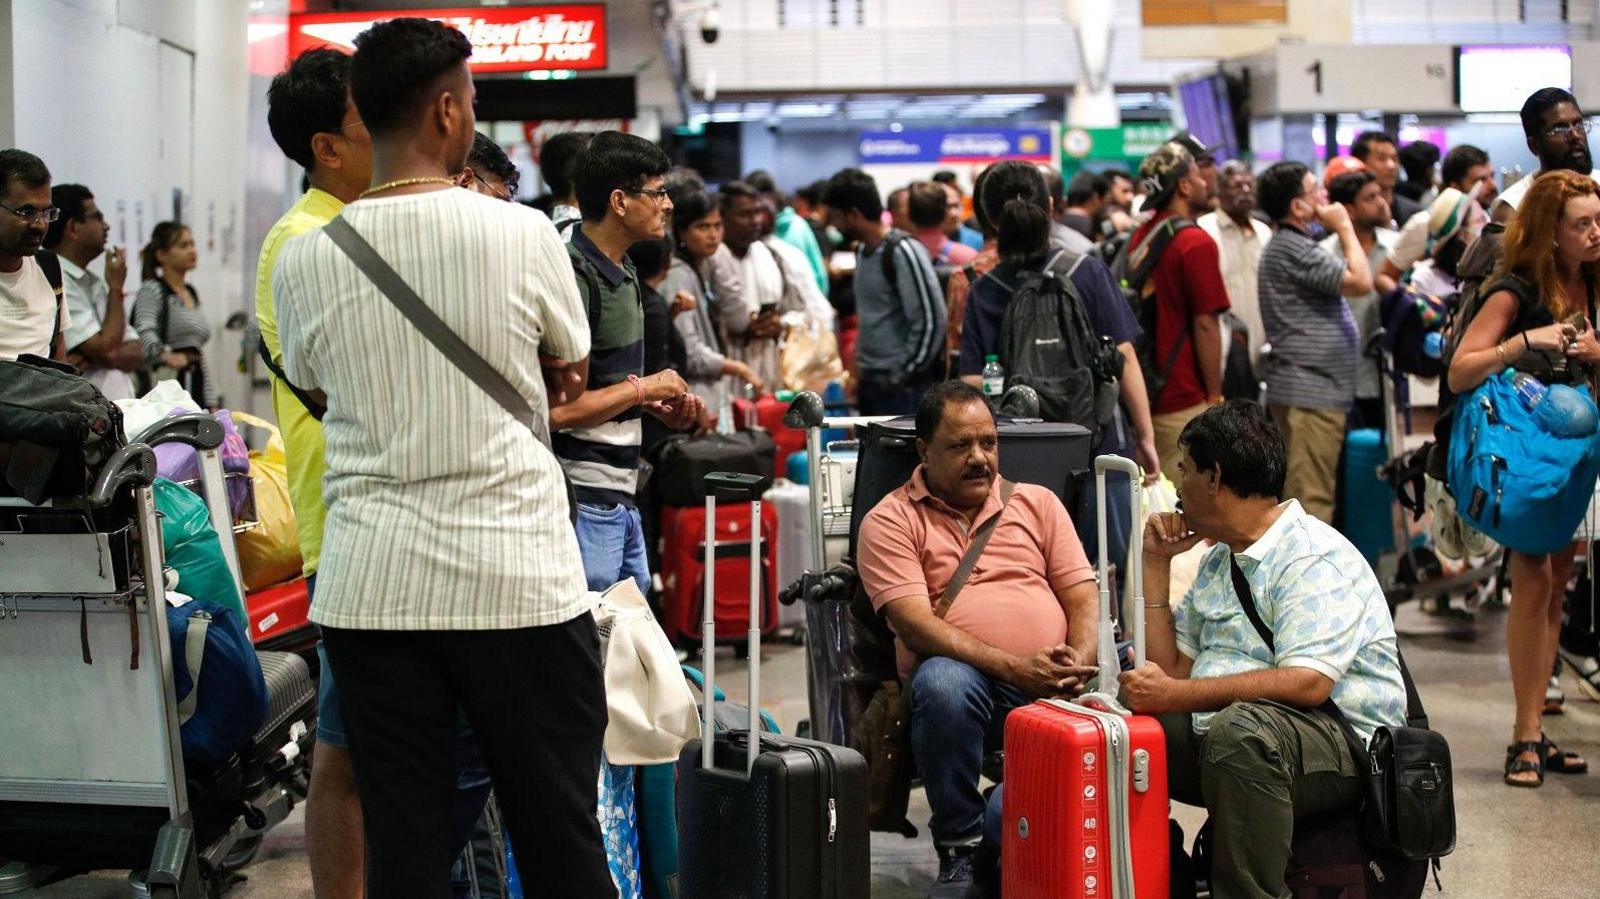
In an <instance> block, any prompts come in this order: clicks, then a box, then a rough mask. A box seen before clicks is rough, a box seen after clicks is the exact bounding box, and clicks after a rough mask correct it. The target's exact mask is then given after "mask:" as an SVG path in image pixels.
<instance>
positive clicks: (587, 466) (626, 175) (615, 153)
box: [550, 131, 704, 592]
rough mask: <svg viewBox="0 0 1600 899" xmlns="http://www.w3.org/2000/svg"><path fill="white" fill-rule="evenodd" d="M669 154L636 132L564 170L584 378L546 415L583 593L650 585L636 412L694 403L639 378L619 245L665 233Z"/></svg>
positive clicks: (636, 337)
mask: <svg viewBox="0 0 1600 899" xmlns="http://www.w3.org/2000/svg"><path fill="white" fill-rule="evenodd" d="M671 166H672V160H671V159H669V158H668V157H667V154H666V153H664V152H662V151H661V148H659V147H657V146H656V145H655V144H652V143H650V142H649V141H647V140H644V139H643V138H640V137H637V136H635V135H631V134H623V133H621V132H617V131H605V132H602V133H600V134H597V135H595V136H594V138H593V139H592V140H591V141H590V142H589V146H588V148H587V149H585V150H584V151H583V152H582V153H580V154H579V156H578V158H577V159H576V160H575V163H574V165H573V173H572V174H573V184H574V188H575V190H576V192H577V197H578V208H579V210H580V211H581V212H582V213H583V221H582V223H581V224H579V225H578V226H577V227H576V228H575V229H574V230H573V232H572V237H571V240H570V242H569V243H568V245H567V250H568V254H569V255H570V257H571V259H572V268H573V272H574V274H575V276H576V278H577V280H578V294H579V295H580V296H581V297H582V298H583V302H584V306H585V308H586V310H587V311H588V315H589V340H590V353H589V382H588V384H587V385H586V387H585V389H584V392H583V395H582V396H580V397H578V398H577V399H576V400H573V401H572V402H571V403H568V404H567V405H565V406H560V407H557V408H556V409H553V410H551V414H550V430H551V431H553V432H555V436H554V438H553V441H552V442H553V443H554V448H555V453H556V456H557V457H558V458H559V459H560V460H561V466H562V468H563V469H565V470H566V473H567V477H568V478H570V479H571V480H572V484H573V488H574V491H575V492H576V494H577V498H578V549H579V551H580V552H581V553H582V555H583V569H584V574H585V577H586V580H587V581H588V585H589V589H590V590H599V591H603V590H605V589H607V588H608V587H610V586H611V585H612V584H614V583H616V582H618V581H620V580H622V579H623V578H629V577H631V578H633V579H634V580H635V581H637V582H638V584H639V590H640V591H641V592H648V591H649V589H650V572H649V569H648V567H647V565H646V562H645V543H644V531H643V530H642V527H641V524H640V519H639V510H638V508H637V507H635V505H634V488H635V485H636V483H637V481H638V477H639V446H640V441H641V439H642V436H643V433H644V432H643V428H642V427H641V424H640V420H639V419H640V416H641V415H643V414H644V413H646V412H648V413H650V414H651V415H654V416H656V417H657V418H659V419H660V420H661V421H662V422H663V423H665V424H666V425H667V427H669V428H672V429H674V430H679V429H683V428H687V427H689V426H691V425H693V424H694V423H695V422H697V421H699V419H700V412H701V410H702V409H703V408H704V406H703V404H702V403H701V402H700V400H699V398H698V397H696V396H695V395H694V394H692V393H689V392H688V386H687V385H686V384H685V383H684V381H683V378H682V377H680V376H679V375H678V373H677V372H675V371H673V370H671V369H666V370H664V371H660V372H657V373H656V374H653V375H649V376H645V375H644V305H643V299H642V293H641V291H640V288H639V277H638V274H637V273H636V272H635V271H634V268H633V263H632V262H630V261H628V258H627V252H628V247H630V246H632V245H633V244H635V243H638V242H639V241H642V240H660V239H661V238H662V237H663V236H664V235H665V234H666V228H667V217H668V216H669V215H671V214H672V201H671V200H670V199H668V198H667V192H666V188H665V187H663V186H662V182H663V180H664V179H663V176H664V175H666V173H667V169H668V168H670V167H671Z"/></svg>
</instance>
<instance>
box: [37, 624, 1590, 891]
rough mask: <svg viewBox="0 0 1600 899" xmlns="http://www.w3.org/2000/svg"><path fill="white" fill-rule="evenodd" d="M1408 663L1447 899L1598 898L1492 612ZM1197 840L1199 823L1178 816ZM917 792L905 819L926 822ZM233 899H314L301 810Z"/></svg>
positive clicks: (1573, 798) (790, 718) (1554, 732)
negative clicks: (1430, 724)
mask: <svg viewBox="0 0 1600 899" xmlns="http://www.w3.org/2000/svg"><path fill="white" fill-rule="evenodd" d="M1399 628H1400V631H1401V632H1402V634H1404V635H1407V636H1406V637H1405V639H1404V641H1403V646H1404V648H1405V652H1406V657H1407V660H1408V662H1409V664H1410V665H1411V670H1412V671H1413V672H1414V673H1415V675H1416V677H1417V680H1418V683H1419V684H1420V686H1421V690H1422V695H1423V699H1424V701H1425V702H1426V703H1427V706H1428V711H1429V713H1430V714H1431V715H1432V717H1433V721H1434V724H1435V726H1436V727H1437V728H1438V729H1439V730H1440V731H1442V732H1443V733H1444V734H1445V735H1446V736H1447V737H1448V738H1449V739H1450V744H1451V750H1452V754H1453V757H1454V764H1455V772H1456V805H1457V814H1458V821H1459V832H1460V839H1459V844H1458V846H1457V848H1456V851H1455V854H1454V855H1452V856H1451V857H1449V858H1448V859H1446V860H1445V864H1444V870H1443V884H1444V892H1443V893H1442V894H1435V893H1431V892H1430V893H1429V894H1428V895H1430V896H1431V895H1441V896H1445V897H1451V899H1589V897H1595V896H1600V852H1597V846H1600V827H1597V826H1596V825H1597V822H1600V774H1596V775H1593V776H1584V777H1556V776H1552V777H1551V779H1550V780H1549V782H1548V783H1547V784H1546V785H1545V787H1544V788H1543V789H1541V790H1513V789H1510V788H1508V787H1505V786H1503V785H1502V784H1501V782H1500V768H1501V761H1502V756H1503V753H1504V746H1505V744H1506V743H1507V742H1508V740H1509V731H1510V721H1511V696H1510V688H1509V676H1508V674H1507V667H1506V660H1505V654H1504V638H1503V634H1504V629H1505V622H1504V616H1503V614H1500V613H1495V612H1489V613H1485V614H1483V615H1482V616H1481V617H1480V620H1478V621H1476V622H1471V621H1468V622H1461V623H1454V624H1453V623H1449V622H1442V621H1441V620H1438V619H1431V618H1427V617H1425V616H1423V615H1421V614H1420V613H1419V612H1417V611H1416V609H1415V608H1414V607H1413V606H1407V607H1404V608H1403V609H1402V611H1401V615H1400V620H1399ZM766 656H767V664H766V665H765V666H764V668H763V677H762V683H763V687H764V689H765V690H767V691H770V692H769V694H768V697H767V700H766V701H765V702H764V705H766V706H767V707H768V708H769V709H770V710H771V711H772V712H773V713H774V714H775V715H776V716H777V717H778V719H779V721H780V722H781V724H782V726H783V728H784V730H785V732H792V730H793V727H794V725H795V724H796V723H797V722H798V721H799V720H801V719H802V718H804V717H805V716H806V714H807V710H806V699H805V686H804V670H805V668H804V666H805V651H804V650H803V649H800V648H798V647H794V646H791V645H787V644H776V643H775V644H772V645H770V646H769V647H768V648H767V650H766ZM718 669H719V671H718V674H719V678H718V679H719V681H720V682H721V683H722V685H723V687H724V688H725V689H726V690H727V692H728V694H729V695H730V696H731V697H732V698H734V699H742V698H743V697H744V695H745V693H746V691H745V685H744V682H743V672H744V670H745V669H744V665H743V663H741V662H738V661H736V660H734V659H733V658H732V656H731V655H729V654H727V653H723V654H720V655H719V656H718ZM1566 685H1567V693H1568V706H1567V708H1568V711H1567V714H1566V715H1565V716H1563V717H1560V718H1551V719H1548V728H1549V733H1550V735H1551V737H1552V738H1554V739H1555V740H1557V741H1558V742H1560V743H1561V744H1562V745H1563V746H1565V747H1567V748H1570V749H1577V750H1580V751H1582V752H1583V753H1585V754H1586V755H1587V756H1588V757H1589V758H1590V759H1592V760H1595V761H1596V763H1600V705H1597V704H1595V703H1592V702H1589V701H1587V700H1585V699H1584V698H1582V696H1581V694H1579V692H1578V690H1577V689H1576V687H1575V686H1573V684H1572V682H1571V681H1570V680H1568V681H1567V682H1566ZM1178 814H1179V817H1180V820H1182V821H1183V823H1184V824H1185V829H1186V830H1187V831H1188V832H1189V833H1191V834H1192V833H1193V832H1194V825H1195V823H1196V822H1197V818H1198V816H1197V815H1196V814H1193V813H1191V812H1189V811H1186V810H1183V809H1181V808H1180V809H1179V810H1178ZM926 816H927V805H926V802H925V801H924V800H923V798H922V796H921V794H920V792H919V793H918V794H916V795H915V796H913V807H912V818H913V820H914V821H916V822H917V823H918V824H919V826H920V825H921V824H922V823H924V822H925V821H926V820H927V818H926ZM925 834H926V830H925V829H924V836H923V838H922V839H920V840H906V839H903V838H900V837H895V836H883V835H874V838H873V846H872V865H873V874H872V876H873V880H872V895H873V897H875V899H904V897H921V896H923V895H925V894H926V892H927V890H928V887H929V884H930V883H931V881H932V877H933V872H934V867H935V866H934V863H933V854H932V849H931V846H930V844H929V843H928V841H927V838H926V835H925ZM247 873H248V874H249V875H250V880H249V882H247V883H245V884H242V885H240V886H239V887H237V888H236V889H235V890H233V891H232V892H231V893H230V894H229V896H230V897H231V899H309V897H310V896H311V886H310V877H309V875H308V873H307V870H306V858H305V840H304V834H303V832H302V827H301V815H300V814H299V812H298V811H297V812H296V814H295V815H294V817H292V818H290V819H289V820H288V821H287V822H285V823H284V824H283V825H281V826H280V827H278V828H277V829H276V830H274V831H273V832H272V833H271V834H270V835H269V836H268V838H267V841H266V845H265V847H264V849H263V851H262V854H261V857H260V859H259V860H258V861H257V862H256V864H255V865H254V866H252V867H251V868H250V869H249V870H248V872H247ZM35 895H38V896H46V897H55V899H110V897H122V896H126V895H127V888H126V886H125V885H124V881H123V875H121V874H103V875H95V876H91V877H80V878H75V879H72V880H68V881H64V882H62V883H58V884H56V885H53V886H50V887H47V888H45V889H42V890H38V891H36V893H35Z"/></svg>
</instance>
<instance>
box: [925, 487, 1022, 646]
mask: <svg viewBox="0 0 1600 899" xmlns="http://www.w3.org/2000/svg"><path fill="white" fill-rule="evenodd" d="M1016 489H1017V485H1016V484H1013V483H1012V482H1010V481H1007V480H1004V479H1002V480H1001V481H1000V511H998V512H996V513H994V515H992V516H990V517H989V520H988V521H985V522H984V523H983V524H980V525H978V530H977V531H975V532H973V534H972V542H971V543H969V544H967V551H966V552H965V553H964V554H962V556H961V564H959V565H957V566H956V573H955V574H953V575H951V577H950V583H948V584H946V585H945V588H944V592H943V593H941V594H939V604H938V605H936V606H934V608H933V614H934V615H935V616H937V617H939V618H943V617H944V616H945V615H948V614H949V613H950V607H951V606H952V605H955V601H956V595H957V594H959V593H960V592H961V588H962V587H965V586H966V585H967V578H969V577H971V576H972V569H973V567H974V566H976V565H977V564H978V558H979V557H980V556H982V555H983V548H984V547H986V546H988V545H989V538H990V537H992V536H994V529H995V528H996V527H998V526H999V525H1000V518H1001V516H1003V515H1005V514H1006V506H1008V505H1010V504H1011V494H1013V493H1015V492H1016Z"/></svg>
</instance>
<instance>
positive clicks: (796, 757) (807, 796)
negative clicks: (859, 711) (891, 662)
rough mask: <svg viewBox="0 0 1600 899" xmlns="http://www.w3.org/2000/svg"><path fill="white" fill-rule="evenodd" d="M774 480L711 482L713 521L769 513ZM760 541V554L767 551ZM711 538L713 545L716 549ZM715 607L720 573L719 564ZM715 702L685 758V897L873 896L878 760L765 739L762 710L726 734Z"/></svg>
mask: <svg viewBox="0 0 1600 899" xmlns="http://www.w3.org/2000/svg"><path fill="white" fill-rule="evenodd" d="M766 486H767V485H766V483H765V479H763V478H761V477H759V476H755V475H741V474H729V473H713V474H710V475H707V476H706V493H707V498H706V521H707V522H708V525H709V524H711V523H713V522H714V520H715V517H716V507H715V504H716V499H717V497H719V496H720V497H721V498H722V499H724V500H744V499H748V500H749V501H750V502H751V503H752V505H753V508H752V509H751V514H752V515H759V514H760V511H761V510H760V502H761V501H760V499H759V497H760V495H761V493H762V492H763V491H764V489H765V487H766ZM760 534H761V532H760V530H759V529H753V533H752V535H751V543H752V546H751V553H752V557H755V554H758V553H759V551H760V545H759V541H760V539H761V536H760ZM714 542H715V541H714V540H712V539H711V538H710V537H709V536H708V539H707V541H706V545H707V546H708V547H709V546H711V545H713V544H714ZM706 571H707V583H706V591H707V597H708V598H707V601H706V603H705V607H706V608H708V609H709V608H711V607H712V606H711V601H710V599H709V597H710V594H711V591H712V590H713V589H714V585H713V584H712V582H711V579H712V576H713V575H714V573H715V569H714V566H712V565H711V564H710V559H708V560H707V566H706ZM758 601H759V591H758V590H754V589H753V590H752V597H751V602H752V612H751V620H752V621H757V620H759V610H758V609H756V608H755V607H754V604H755V603H756V602H758ZM715 637H716V621H715V620H714V618H712V616H709V615H708V616H707V620H706V622H705V630H704V639H705V677H706V683H707V685H708V690H710V689H712V687H711V686H710V685H713V684H714V683H715V680H714V679H715V673H714V666H715V656H714V650H715V642H714V641H715ZM760 679H761V643H760V633H759V631H756V630H752V631H750V701H749V708H750V709H752V710H753V709H757V708H759V707H760V705H761V701H760V695H761V691H760V683H761V681H760ZM713 723H714V722H713V721H712V704H710V703H708V704H707V705H706V720H705V723H704V730H703V733H705V734H712V735H714V736H712V737H711V738H710V739H711V742H710V744H709V745H707V744H705V743H704V742H702V741H701V740H692V741H690V743H689V745H688V746H686V747H685V748H684V750H683V755H682V756H681V757H680V758H679V760H678V877H679V885H680V895H682V896H683V897H685V899H724V897H727V899H734V897H738V899H746V897H749V899H755V897H761V899H779V897H782V899H836V897H837V899H855V897H864V896H867V895H868V894H869V892H870V877H871V874H870V867H869V857H868V842H867V841H868V837H867V763H866V759H864V758H862V756H861V754H860V753H858V752H856V751H855V750H852V749H845V748H843V747H840V746H830V745H828V744H826V743H818V742H815V741H812V740H801V739H796V738H793V737H782V736H777V735H774V734H767V733H762V734H760V736H759V741H758V742H757V743H756V744H755V745H752V744H751V739H752V734H755V733H757V732H758V729H759V728H758V725H757V723H756V718H755V714H754V712H752V713H751V714H750V717H749V720H748V722H747V729H746V730H743V731H736V732H726V731H724V732H721V733H718V732H717V731H716V730H715V729H714V727H713Z"/></svg>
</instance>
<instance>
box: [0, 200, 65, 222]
mask: <svg viewBox="0 0 1600 899" xmlns="http://www.w3.org/2000/svg"><path fill="white" fill-rule="evenodd" d="M0 209H4V210H5V211H7V212H9V213H11V214H12V215H14V216H16V217H17V218H19V219H22V220H23V221H24V222H29V223H33V222H45V223H49V222H53V221H55V220H56V219H58V218H61V210H60V209H57V208H56V207H54V206H51V207H50V208H48V209H13V208H11V207H10V206H7V205H6V204H4V203H0Z"/></svg>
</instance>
